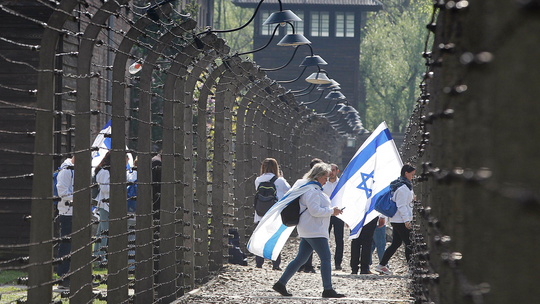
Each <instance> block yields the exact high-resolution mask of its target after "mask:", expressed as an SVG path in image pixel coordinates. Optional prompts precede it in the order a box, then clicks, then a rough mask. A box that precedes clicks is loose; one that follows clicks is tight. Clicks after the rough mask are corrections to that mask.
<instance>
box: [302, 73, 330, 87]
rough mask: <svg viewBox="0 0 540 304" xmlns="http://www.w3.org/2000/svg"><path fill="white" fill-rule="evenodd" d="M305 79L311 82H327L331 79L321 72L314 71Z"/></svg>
mask: <svg viewBox="0 0 540 304" xmlns="http://www.w3.org/2000/svg"><path fill="white" fill-rule="evenodd" d="M306 81H307V82H309V83H313V84H328V83H332V81H331V80H330V79H329V78H328V77H327V76H326V74H324V73H321V72H315V73H313V74H311V75H309V76H308V78H306Z"/></svg>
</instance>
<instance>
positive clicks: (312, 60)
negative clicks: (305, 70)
mask: <svg viewBox="0 0 540 304" xmlns="http://www.w3.org/2000/svg"><path fill="white" fill-rule="evenodd" d="M327 64H328V63H327V62H326V61H324V59H322V58H321V56H319V55H313V56H306V58H304V60H303V61H302V63H300V66H301V67H307V66H315V65H327Z"/></svg>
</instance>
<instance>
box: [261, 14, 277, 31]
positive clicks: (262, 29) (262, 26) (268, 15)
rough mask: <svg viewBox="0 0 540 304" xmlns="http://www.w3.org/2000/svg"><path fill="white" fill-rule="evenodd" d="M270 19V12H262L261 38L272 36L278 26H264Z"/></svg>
mask: <svg viewBox="0 0 540 304" xmlns="http://www.w3.org/2000/svg"><path fill="white" fill-rule="evenodd" d="M268 17H270V11H265V10H261V19H260V20H261V26H260V34H261V36H270V35H272V31H273V30H274V27H275V26H276V24H269V25H263V23H264V22H265V21H266V19H268Z"/></svg>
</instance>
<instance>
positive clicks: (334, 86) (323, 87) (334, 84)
mask: <svg viewBox="0 0 540 304" xmlns="http://www.w3.org/2000/svg"><path fill="white" fill-rule="evenodd" d="M330 81H332V83H327V84H321V85H319V86H318V87H317V90H319V91H322V90H326V89H334V90H340V89H341V88H340V87H339V82H337V81H335V80H334V79H330Z"/></svg>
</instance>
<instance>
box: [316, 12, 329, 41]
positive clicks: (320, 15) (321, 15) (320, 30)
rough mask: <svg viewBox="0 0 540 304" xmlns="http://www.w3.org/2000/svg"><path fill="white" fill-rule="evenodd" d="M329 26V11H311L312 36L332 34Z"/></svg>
mask: <svg viewBox="0 0 540 304" xmlns="http://www.w3.org/2000/svg"><path fill="white" fill-rule="evenodd" d="M329 28H330V13H329V12H311V36H313V37H328V36H329V35H330V30H329Z"/></svg>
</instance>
